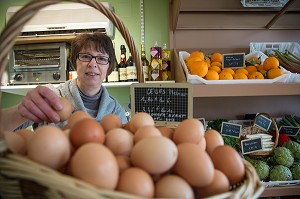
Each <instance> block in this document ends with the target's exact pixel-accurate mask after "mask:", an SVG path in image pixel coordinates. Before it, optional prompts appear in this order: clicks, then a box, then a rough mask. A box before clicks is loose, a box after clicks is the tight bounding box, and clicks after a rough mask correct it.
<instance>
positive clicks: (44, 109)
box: [18, 86, 63, 123]
mask: <svg viewBox="0 0 300 199" xmlns="http://www.w3.org/2000/svg"><path fill="white" fill-rule="evenodd" d="M62 108H63V107H62V103H61V101H60V99H59V97H58V96H57V95H56V94H55V93H54V91H52V90H51V89H49V88H48V87H46V86H37V87H36V88H34V89H32V90H30V91H28V93H27V94H26V96H25V97H24V98H23V100H22V101H21V103H20V104H19V106H18V111H19V113H20V114H21V116H23V117H25V118H27V119H29V120H31V121H33V122H36V123H39V122H42V121H46V122H50V123H56V122H59V120H60V118H59V115H58V114H57V113H56V111H59V110H61V109H62Z"/></svg>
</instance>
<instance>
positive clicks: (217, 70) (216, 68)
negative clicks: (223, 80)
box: [209, 66, 221, 73]
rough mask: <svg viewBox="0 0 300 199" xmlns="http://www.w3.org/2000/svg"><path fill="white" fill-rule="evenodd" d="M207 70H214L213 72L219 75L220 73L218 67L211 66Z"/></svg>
mask: <svg viewBox="0 0 300 199" xmlns="http://www.w3.org/2000/svg"><path fill="white" fill-rule="evenodd" d="M209 70H214V71H216V72H217V73H220V72H221V69H220V67H219V66H211V67H210V68H209Z"/></svg>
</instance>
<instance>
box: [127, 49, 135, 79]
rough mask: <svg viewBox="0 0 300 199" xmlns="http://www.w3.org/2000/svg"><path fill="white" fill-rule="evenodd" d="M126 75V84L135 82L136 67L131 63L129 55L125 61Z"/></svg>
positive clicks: (131, 59)
mask: <svg viewBox="0 0 300 199" xmlns="http://www.w3.org/2000/svg"><path fill="white" fill-rule="evenodd" d="M126 73H127V81H128V82H134V81H137V72H136V66H135V63H134V62H133V58H132V56H131V54H129V58H128V59H127V61H126Z"/></svg>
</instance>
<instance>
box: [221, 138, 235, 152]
mask: <svg viewBox="0 0 300 199" xmlns="http://www.w3.org/2000/svg"><path fill="white" fill-rule="evenodd" d="M222 137H223V140H224V144H225V145H228V146H231V147H232V148H234V149H235V150H237V151H238V150H239V146H238V144H237V139H236V138H234V137H230V136H222Z"/></svg>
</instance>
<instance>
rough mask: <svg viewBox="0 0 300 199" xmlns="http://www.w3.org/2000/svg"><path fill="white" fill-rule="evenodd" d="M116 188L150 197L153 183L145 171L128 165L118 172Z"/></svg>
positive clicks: (152, 193)
mask: <svg viewBox="0 0 300 199" xmlns="http://www.w3.org/2000/svg"><path fill="white" fill-rule="evenodd" d="M117 190H118V191H122V192H126V193H130V194H135V195H138V196H142V197H146V198H152V197H153V196H154V183H153V181H152V178H151V176H150V175H149V174H148V173H147V172H146V171H144V170H143V169H141V168H137V167H130V168H128V169H126V170H125V171H123V172H122V173H121V174H120V179H119V182H118V186H117Z"/></svg>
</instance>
